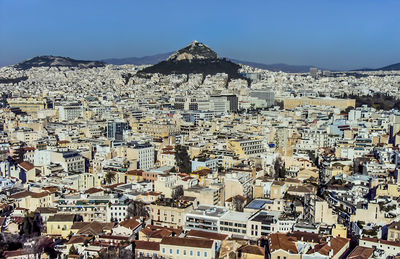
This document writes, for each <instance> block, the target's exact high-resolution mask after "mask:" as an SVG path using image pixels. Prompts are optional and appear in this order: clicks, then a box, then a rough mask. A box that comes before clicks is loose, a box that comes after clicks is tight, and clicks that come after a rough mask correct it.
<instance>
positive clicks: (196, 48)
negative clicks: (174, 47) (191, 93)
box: [138, 41, 243, 79]
mask: <svg viewBox="0 0 400 259" xmlns="http://www.w3.org/2000/svg"><path fill="white" fill-rule="evenodd" d="M239 69H240V65H238V64H236V63H233V62H232V61H229V60H227V59H224V58H220V57H219V56H218V55H217V53H216V52H215V51H213V50H212V49H210V48H209V47H208V46H206V45H205V44H203V43H200V42H197V41H194V42H192V43H191V44H190V45H188V46H186V47H184V48H182V49H180V50H178V51H176V52H175V53H173V54H172V55H171V56H170V57H169V58H168V59H167V60H164V61H161V62H160V63H157V64H155V65H153V66H150V67H147V68H144V69H142V70H141V71H140V72H139V73H138V74H139V75H140V74H142V75H144V74H152V73H160V74H165V75H167V74H192V73H197V74H204V75H215V74H218V73H226V74H228V76H229V78H233V79H234V78H243V76H242V75H241V74H240V73H239V71H238V70H239Z"/></svg>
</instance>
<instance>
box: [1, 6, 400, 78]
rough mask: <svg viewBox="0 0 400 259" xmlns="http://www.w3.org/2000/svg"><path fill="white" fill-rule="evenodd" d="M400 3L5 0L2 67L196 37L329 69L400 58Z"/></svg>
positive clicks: (153, 50) (125, 51)
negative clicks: (46, 57)
mask: <svg viewBox="0 0 400 259" xmlns="http://www.w3.org/2000/svg"><path fill="white" fill-rule="evenodd" d="M398 10H400V2H399V1H396V0H388V1H376V0H354V1H348V0H347V1H345V0H337V1H327V0H310V1H299V0H291V1H289V0H277V1H261V0H255V1H251V2H249V1H248V2H245V1H240V2H239V1H235V0H221V1H210V0H203V1H196V2H191V1H185V0H174V1H162V0H147V1H137V2H136V1H135V2H134V1H125V0H124V1H118V4H116V3H115V2H112V1H103V0H96V1H94V0H91V1H78V0H76V1H75V0H70V1H52V0H19V1H15V0H0V66H4V65H10V64H15V63H18V62H20V61H22V60H25V59H28V58H31V57H34V56H39V55H57V56H67V57H72V58H76V59H86V60H99V59H106V58H126V57H134V56H136V57H141V56H147V55H153V54H159V53H165V52H170V51H174V50H177V49H180V48H182V47H184V46H185V45H187V44H189V43H190V42H192V41H193V40H198V41H201V42H204V43H205V44H207V45H208V46H210V47H211V48H212V49H213V50H215V51H216V52H217V53H218V54H219V55H220V56H223V57H229V58H235V59H240V60H246V61H253V62H260V63H265V64H273V63H286V64H291V65H315V66H319V67H323V68H329V69H337V70H341V69H356V68H364V67H372V68H376V67H381V66H386V65H389V64H393V63H399V62H400V48H399V46H400V33H398V32H399V29H398V28H399V27H400V18H399V16H398Z"/></svg>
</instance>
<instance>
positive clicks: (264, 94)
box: [250, 88, 275, 107]
mask: <svg viewBox="0 0 400 259" xmlns="http://www.w3.org/2000/svg"><path fill="white" fill-rule="evenodd" d="M250 96H251V97H254V98H258V99H261V100H264V101H266V102H267V106H268V107H270V106H273V105H274V103H275V93H274V91H272V90H271V89H268V88H265V89H260V90H253V91H251V92H250Z"/></svg>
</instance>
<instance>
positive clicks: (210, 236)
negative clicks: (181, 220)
mask: <svg viewBox="0 0 400 259" xmlns="http://www.w3.org/2000/svg"><path fill="white" fill-rule="evenodd" d="M186 236H187V237H200V238H206V239H212V240H221V241H222V240H225V239H227V238H228V237H229V236H228V235H224V234H219V233H213V232H208V231H201V230H194V229H192V230H190V231H189V232H188V233H187V234H186Z"/></svg>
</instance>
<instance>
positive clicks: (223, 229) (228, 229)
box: [221, 227, 246, 234]
mask: <svg viewBox="0 0 400 259" xmlns="http://www.w3.org/2000/svg"><path fill="white" fill-rule="evenodd" d="M221 230H222V231H228V232H235V233H240V232H242V234H246V230H245V229H242V231H240V229H237V228H225V227H221Z"/></svg>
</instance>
